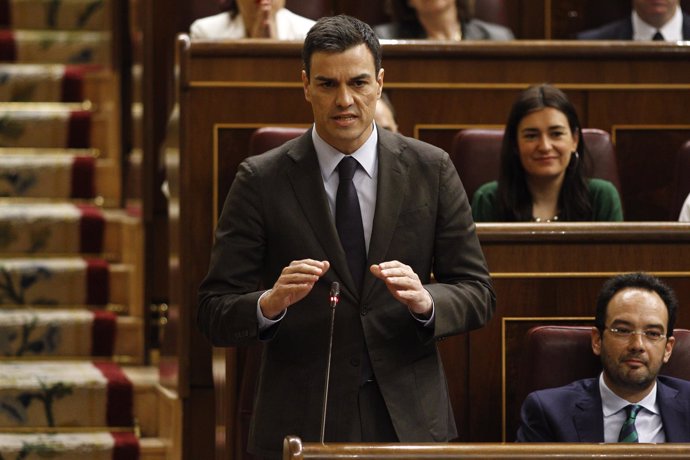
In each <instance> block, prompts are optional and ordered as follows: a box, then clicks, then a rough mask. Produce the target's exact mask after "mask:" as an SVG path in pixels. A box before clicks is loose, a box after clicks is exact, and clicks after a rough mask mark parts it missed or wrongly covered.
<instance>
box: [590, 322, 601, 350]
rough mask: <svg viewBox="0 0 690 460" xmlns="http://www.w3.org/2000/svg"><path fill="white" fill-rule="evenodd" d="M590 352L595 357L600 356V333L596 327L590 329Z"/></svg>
mask: <svg viewBox="0 0 690 460" xmlns="http://www.w3.org/2000/svg"><path fill="white" fill-rule="evenodd" d="M591 334H592V352H593V353H594V354H595V355H597V356H601V339H602V337H601V332H600V331H599V329H597V328H596V327H593V328H592V332H591Z"/></svg>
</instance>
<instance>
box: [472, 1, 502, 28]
mask: <svg viewBox="0 0 690 460" xmlns="http://www.w3.org/2000/svg"><path fill="white" fill-rule="evenodd" d="M474 17H476V18H477V19H482V20H484V21H487V22H493V23H496V24H503V25H504V26H510V22H509V21H508V12H507V9H506V0H482V1H481V2H476V3H475V6H474Z"/></svg>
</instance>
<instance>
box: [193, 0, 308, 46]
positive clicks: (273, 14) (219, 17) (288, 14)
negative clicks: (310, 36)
mask: <svg viewBox="0 0 690 460" xmlns="http://www.w3.org/2000/svg"><path fill="white" fill-rule="evenodd" d="M220 7H221V9H222V10H223V12H222V13H219V14H216V15H214V16H208V17H205V18H201V19H197V20H196V21H194V22H193V23H192V25H191V27H190V35H191V37H192V38H198V39H207V40H208V39H219V38H220V39H238V38H274V39H278V40H304V37H306V35H307V32H309V29H311V26H313V25H314V21H312V20H311V19H308V18H305V17H302V16H299V15H297V14H295V13H293V12H292V11H290V10H288V9H287V8H285V0H221V1H220Z"/></svg>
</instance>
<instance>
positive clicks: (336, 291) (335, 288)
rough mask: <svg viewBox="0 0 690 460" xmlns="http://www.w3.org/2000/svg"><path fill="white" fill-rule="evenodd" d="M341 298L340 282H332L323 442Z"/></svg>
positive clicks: (322, 430) (323, 410) (322, 421)
mask: <svg viewBox="0 0 690 460" xmlns="http://www.w3.org/2000/svg"><path fill="white" fill-rule="evenodd" d="M339 300H340V284H338V282H337V281H334V282H333V284H331V293H330V296H329V301H330V306H331V331H330V333H329V334H328V361H327V362H326V384H325V385H324V388H323V409H322V411H321V444H323V437H324V433H325V432H326V410H327V406H328V385H329V383H330V378H331V352H332V350H333V328H334V326H335V306H336V305H338V301H339Z"/></svg>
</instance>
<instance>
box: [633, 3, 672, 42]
mask: <svg viewBox="0 0 690 460" xmlns="http://www.w3.org/2000/svg"><path fill="white" fill-rule="evenodd" d="M632 26H633V40H651V39H652V37H653V36H654V34H655V33H656V32H657V30H658V31H659V32H661V35H663V36H664V40H665V41H667V42H678V41H683V12H682V11H681V9H680V6H677V7H676V12H675V14H674V15H673V17H672V18H671V19H670V20H669V21H668V22H667V23H666V24H664V25H663V27H661V29H657V28H656V27H654V26H652V25H650V24H647V23H646V22H644V21H643V20H642V18H641V17H640V16H639V15H638V14H637V12H636V11H635V10H633V12H632Z"/></svg>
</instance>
